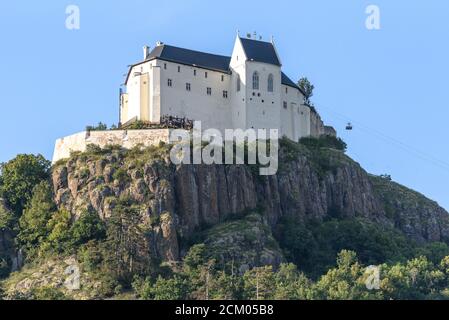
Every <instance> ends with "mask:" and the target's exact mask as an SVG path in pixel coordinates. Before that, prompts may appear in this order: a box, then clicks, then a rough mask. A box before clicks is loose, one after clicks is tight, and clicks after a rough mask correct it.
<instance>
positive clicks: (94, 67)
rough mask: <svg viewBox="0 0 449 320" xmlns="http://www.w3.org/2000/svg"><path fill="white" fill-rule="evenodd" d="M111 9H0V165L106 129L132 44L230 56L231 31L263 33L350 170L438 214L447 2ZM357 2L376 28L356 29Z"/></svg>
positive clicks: (443, 168) (179, 4)
mask: <svg viewBox="0 0 449 320" xmlns="http://www.w3.org/2000/svg"><path fill="white" fill-rule="evenodd" d="M111 3H112V1H100V0H95V1H91V0H89V1H87V0H73V1H46V2H44V1H31V0H29V1H23V0H16V1H7V2H6V1H5V2H3V3H2V10H1V11H0V41H1V47H0V51H1V54H0V57H1V59H0V72H1V77H0V88H1V90H2V93H3V95H2V97H3V98H2V101H1V104H0V108H1V116H2V121H1V126H0V162H1V161H7V160H9V159H11V158H13V157H14V156H15V155H16V154H17V153H42V154H43V155H44V156H46V157H47V158H51V156H52V152H53V145H54V141H55V140H56V139H57V138H58V137H61V136H65V135H69V134H72V133H74V132H78V131H81V130H83V129H84V127H85V126H86V125H87V124H95V123H97V122H98V121H103V122H106V123H108V124H111V123H115V122H117V113H118V106H117V99H118V97H117V94H118V88H119V85H120V84H121V83H122V82H123V75H124V74H125V73H126V71H127V65H129V64H131V63H134V62H137V61H139V60H140V59H141V57H142V46H143V45H144V44H148V45H150V46H154V44H155V42H156V41H157V40H162V41H164V42H165V43H169V44H172V45H178V46H181V47H187V48H191V49H196V50H204V51H207V52H212V53H218V54H227V55H230V54H231V50H232V46H233V41H234V37H235V34H236V30H237V29H238V30H240V31H241V34H246V33H247V32H253V31H257V32H258V34H260V35H262V36H263V37H264V39H265V40H269V39H270V36H271V35H273V36H274V37H275V40H276V44H277V48H278V51H279V53H280V55H281V59H282V63H283V70H284V72H286V73H287V74H288V75H289V76H290V77H291V78H292V79H294V80H296V79H299V78H300V77H301V76H307V77H309V79H310V80H311V81H312V82H313V83H314V84H315V86H316V93H315V97H314V99H313V100H314V101H315V104H316V105H317V108H318V110H319V111H320V113H321V114H322V116H323V118H324V120H325V121H326V122H327V123H329V124H331V125H333V126H334V127H335V128H336V129H337V130H338V131H339V134H340V136H341V137H342V138H343V139H344V140H345V141H346V142H347V143H348V144H349V151H348V153H349V155H350V156H352V157H353V158H354V159H355V160H357V161H358V162H360V163H361V165H362V166H363V167H364V168H366V169H367V170H368V171H369V172H372V173H375V174H383V173H388V174H391V175H392V177H393V179H394V180H396V181H398V182H400V183H402V184H405V185H407V186H409V187H412V188H414V189H416V190H418V191H420V192H423V193H424V194H425V195H427V196H428V197H430V198H432V199H434V200H436V201H438V202H439V203H440V204H441V205H442V206H444V207H445V208H449V197H448V191H447V190H448V189H449V188H448V185H449V148H448V136H449V133H448V132H449V131H448V119H449V108H448V101H449V61H448V57H449V42H448V35H449V24H448V20H449V19H448V18H449V1H446V0H427V1H422V0H414V1H409V0H407V1H406V0H395V1H391V0H389V1H387V0H371V1H363V0H345V1H330V0H328V1H324V0H314V1H305V0H302V1H282V0H278V1H245V2H243V1H234V0H230V1H226V2H225V1H222V2H218V1H216V2H212V1H199V0H193V1H192V0H190V1H174V0H172V1H144V0H127V1H114V2H113V4H111ZM70 4H75V5H78V6H79V8H80V10H81V29H80V30H77V31H70V30H67V29H66V28H65V19H66V15H65V8H66V6H68V5H70ZM370 4H374V5H378V6H379V8H380V12H381V30H376V31H369V30H367V29H366V28H365V19H366V17H367V16H366V14H365V9H366V7H367V6H368V5H370ZM349 119H351V121H352V122H353V123H354V130H353V131H352V132H347V131H345V130H344V127H345V123H346V122H348V121H349Z"/></svg>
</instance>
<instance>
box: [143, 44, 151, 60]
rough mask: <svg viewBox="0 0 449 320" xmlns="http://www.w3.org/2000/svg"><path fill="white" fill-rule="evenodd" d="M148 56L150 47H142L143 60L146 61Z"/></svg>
mask: <svg viewBox="0 0 449 320" xmlns="http://www.w3.org/2000/svg"><path fill="white" fill-rule="evenodd" d="M149 54H150V47H149V46H144V47H143V60H146V59H147V58H148V55H149Z"/></svg>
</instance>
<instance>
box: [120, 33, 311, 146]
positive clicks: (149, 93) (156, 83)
mask: <svg viewBox="0 0 449 320" xmlns="http://www.w3.org/2000/svg"><path fill="white" fill-rule="evenodd" d="M244 40H245V41H246V43H247V42H248V39H244ZM242 41H243V39H241V38H240V37H237V38H236V41H235V44H234V50H233V52H232V56H231V57H229V66H228V68H227V69H224V68H222V69H221V70H217V69H215V68H212V67H208V66H207V64H204V65H203V64H201V62H200V63H198V64H191V63H189V61H188V59H187V58H186V61H182V60H183V58H182V57H181V58H177V61H175V59H172V58H167V57H165V56H164V55H163V54H159V55H155V56H153V57H150V58H148V57H147V53H145V55H146V57H145V60H144V61H143V62H141V63H138V64H135V65H133V66H131V67H130V70H129V73H128V77H127V80H126V83H125V85H126V92H125V93H124V95H123V97H122V99H121V101H122V103H121V106H120V108H121V110H120V111H121V112H120V113H121V119H120V123H121V124H126V123H127V122H130V121H133V120H136V119H137V120H143V121H148V122H151V123H156V124H157V123H159V122H160V120H161V117H162V116H165V115H166V116H175V117H185V118H187V119H189V120H200V121H201V122H202V128H203V129H207V128H217V129H219V130H224V129H237V128H240V129H249V128H254V129H278V130H279V132H280V135H282V136H286V137H288V138H290V139H292V140H295V141H297V140H298V139H299V138H301V137H305V136H309V135H310V134H311V129H310V123H311V112H310V108H309V107H308V106H306V105H304V96H303V94H302V92H301V91H300V89H299V88H298V87H297V86H296V85H294V84H293V83H292V82H291V81H289V82H288V83H285V82H283V75H282V71H281V64H280V59H279V57H278V56H277V51H276V49H275V47H274V44H272V43H271V44H269V43H265V42H264V43H261V42H259V41H256V40H251V41H254V45H255V48H257V46H258V45H262V46H264V49H267V48H268V49H269V48H270V46H272V48H273V50H274V52H275V55H276V56H277V59H274V60H275V61H276V63H269V62H266V61H260V60H259V61H257V59H256V60H255V59H252V58H251V57H249V56H248V53H247V51H248V50H245V47H244V45H243V44H242ZM162 46H164V44H161V43H159V44H158V46H157V47H156V48H155V49H154V50H155V51H157V52H163V51H162V50H165V49H164V48H163V47H162ZM173 48H174V47H171V48H170V49H173ZM167 50H168V49H167ZM179 50H185V49H179ZM180 53H182V51H180ZM187 54H188V55H189V57H190V58H191V59H194V58H195V54H194V52H193V53H192V52H190V51H189V52H187V53H186V55H187ZM199 54H202V53H199ZM272 56H273V53H272V55H271V57H272ZM192 57H193V58H192ZM220 59H226V57H218V58H216V57H211V60H213V61H215V60H217V61H219V60H220ZM255 74H257V76H255ZM257 78H258V86H257V81H255V79H257ZM257 87H258V88H257Z"/></svg>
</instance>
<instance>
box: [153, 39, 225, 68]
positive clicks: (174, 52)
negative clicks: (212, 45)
mask: <svg viewBox="0 0 449 320" xmlns="http://www.w3.org/2000/svg"><path fill="white" fill-rule="evenodd" d="M155 58H158V59H161V60H166V61H170V62H176V63H180V64H187V65H192V66H197V67H199V68H205V69H211V70H216V71H221V72H226V73H227V72H229V63H230V62H231V58H230V57H226V56H220V55H216V54H211V53H205V52H200V51H194V50H189V49H183V48H178V47H173V46H169V45H166V44H163V45H160V46H157V47H155V48H154V49H153V51H151V53H150V54H149V56H148V58H147V60H152V59H155Z"/></svg>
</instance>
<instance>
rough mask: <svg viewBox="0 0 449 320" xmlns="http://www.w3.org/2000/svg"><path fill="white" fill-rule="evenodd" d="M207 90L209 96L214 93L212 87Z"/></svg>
mask: <svg viewBox="0 0 449 320" xmlns="http://www.w3.org/2000/svg"><path fill="white" fill-rule="evenodd" d="M206 92H207V95H208V96H210V95H212V88H207V89H206Z"/></svg>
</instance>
